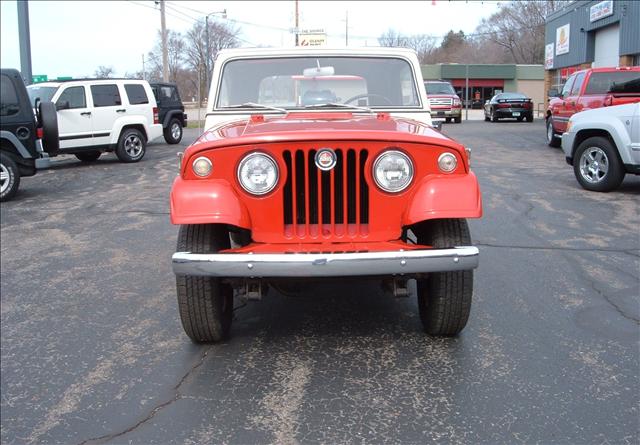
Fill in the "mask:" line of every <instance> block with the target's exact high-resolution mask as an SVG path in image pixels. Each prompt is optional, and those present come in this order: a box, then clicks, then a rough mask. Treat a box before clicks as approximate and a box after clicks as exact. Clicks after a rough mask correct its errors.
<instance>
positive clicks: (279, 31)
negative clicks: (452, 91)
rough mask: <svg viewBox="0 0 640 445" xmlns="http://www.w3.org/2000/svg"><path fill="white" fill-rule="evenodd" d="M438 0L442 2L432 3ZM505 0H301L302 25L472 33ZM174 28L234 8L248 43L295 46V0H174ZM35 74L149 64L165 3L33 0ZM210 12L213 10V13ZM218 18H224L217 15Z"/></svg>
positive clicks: (12, 18)
mask: <svg viewBox="0 0 640 445" xmlns="http://www.w3.org/2000/svg"><path fill="white" fill-rule="evenodd" d="M433 3H435V5H434V4H433ZM499 4H500V2H498V1H487V0H484V1H451V2H450V1H445V0H436V1H435V2H433V1H432V0H427V1H407V2H401V1H396V2H390V1H386V2H384V1H379V2H378V1H344V2H338V1H328V2H325V1H304V0H301V1H300V2H299V14H300V27H301V28H323V29H325V31H326V32H327V44H328V46H343V45H344V44H345V17H346V14H347V11H348V17H349V45H350V46H366V45H369V46H374V45H377V37H378V36H379V35H380V34H382V33H383V32H385V31H386V30H388V29H389V28H393V29H395V30H397V31H399V32H401V33H403V34H430V35H435V36H442V35H444V34H446V33H447V32H448V31H449V30H450V29H452V28H453V29H454V30H459V29H462V30H463V31H464V32H466V33H471V32H473V30H474V29H475V27H476V26H477V25H478V23H479V22H480V20H481V19H482V18H486V17H489V16H490V15H491V14H493V13H494V12H496V11H497V10H498V6H499ZM166 5H167V7H166V13H167V16H166V20H167V28H168V29H172V30H176V31H180V32H184V31H186V30H188V29H189V28H191V26H192V25H193V23H194V22H195V21H197V20H204V15H206V14H208V13H211V12H216V11H221V10H223V9H226V10H227V19H226V20H227V21H230V22H231V23H235V24H236V25H238V26H239V27H240V28H241V29H242V34H241V35H240V37H241V39H242V43H243V46H257V45H264V46H292V45H293V42H294V37H293V35H292V34H291V32H290V29H291V28H292V27H293V26H294V11H295V2H294V0H288V1H272V2H268V1H264V2H262V1H260V2H253V1H246V2H243V1H226V2H225V1H167V2H166ZM0 8H1V10H0V18H1V26H0V32H1V38H0V43H1V52H0V64H1V65H2V67H3V68H17V69H20V49H19V44H18V21H17V5H16V2H15V1H10V0H2V1H0ZM29 19H30V30H31V58H32V64H33V74H47V75H48V76H49V77H50V78H54V77H58V76H73V77H80V76H87V75H89V76H92V75H93V73H94V71H95V69H96V68H97V67H98V66H100V65H105V66H112V67H113V68H114V69H115V71H116V75H124V74H125V73H126V72H132V73H133V72H136V71H140V70H141V69H142V54H146V53H147V52H148V51H149V50H151V48H152V47H153V45H154V43H155V39H156V35H157V31H158V29H159V28H160V11H159V7H157V6H156V5H155V3H154V2H153V1H152V0H133V1H105V2H103V1H72V2H62V1H42V0H40V1H36V0H30V1H29ZM210 20H211V18H210ZM217 20H225V19H222V18H217Z"/></svg>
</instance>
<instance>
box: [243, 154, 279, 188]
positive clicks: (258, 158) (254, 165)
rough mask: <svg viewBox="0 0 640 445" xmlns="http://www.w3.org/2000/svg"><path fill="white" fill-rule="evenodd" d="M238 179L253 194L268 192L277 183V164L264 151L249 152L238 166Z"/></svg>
mask: <svg viewBox="0 0 640 445" xmlns="http://www.w3.org/2000/svg"><path fill="white" fill-rule="evenodd" d="M238 181H239V182H240V185H241V186H242V188H243V189H245V190H246V191H248V192H249V193H252V194H254V195H264V194H265V193H269V192H270V191H271V190H273V188H274V187H275V186H276V184H277V183H278V164H276V161H274V160H273V159H272V158H271V156H268V155H266V154H264V153H251V154H249V155H247V156H245V158H244V159H243V160H242V162H240V165H239V166H238Z"/></svg>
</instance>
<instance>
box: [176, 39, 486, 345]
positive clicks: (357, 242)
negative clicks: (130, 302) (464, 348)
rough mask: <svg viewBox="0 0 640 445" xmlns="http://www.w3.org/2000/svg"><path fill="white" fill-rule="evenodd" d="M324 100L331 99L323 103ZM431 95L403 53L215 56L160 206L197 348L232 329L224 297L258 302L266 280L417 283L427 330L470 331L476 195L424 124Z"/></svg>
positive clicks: (303, 51)
mask: <svg viewBox="0 0 640 445" xmlns="http://www.w3.org/2000/svg"><path fill="white" fill-rule="evenodd" d="M325 90H326V91H327V92H325V93H323V94H326V97H331V100H336V102H328V101H327V102H319V101H318V99H317V98H318V97H319V96H320V95H319V94H318V93H317V92H319V91H325ZM309 91H311V92H312V93H310V94H308V95H307V93H308V92H309ZM305 95H307V96H313V97H314V99H313V102H312V103H307V104H305V102H304V100H305V99H304V97H305ZM334 97H335V99H334ZM425 99H426V94H425V91H424V84H423V83H422V81H421V72H420V64H419V62H418V58H417V56H416V54H415V52H413V51H410V50H404V49H398V48H393V49H389V48H366V49H360V50H356V49H351V48H348V49H341V50H331V49H327V48H291V49H240V50H225V51H221V52H219V53H218V57H217V59H216V63H215V66H214V69H213V78H212V82H211V92H210V95H209V106H210V109H209V112H208V113H207V121H206V125H205V127H206V131H205V133H204V134H203V135H202V136H201V137H200V138H199V139H198V140H197V141H196V142H194V144H193V145H191V146H189V147H188V148H187V149H186V151H185V153H184V156H183V157H182V158H181V164H180V166H179V174H178V176H177V177H176V179H175V180H174V183H173V186H172V189H171V198H170V202H171V222H172V223H173V224H177V225H179V226H180V230H179V234H178V245H177V252H176V253H175V254H174V255H173V271H174V273H175V274H176V282H177V296H178V306H179V308H180V317H181V320H182V324H183V327H184V330H185V332H186V333H187V335H188V336H189V337H190V338H191V339H192V340H194V341H196V342H205V341H218V340H221V339H223V338H224V337H226V336H227V335H228V334H229V330H230V326H231V321H232V313H233V298H234V292H235V293H236V295H241V296H243V297H244V298H256V299H259V298H261V297H262V296H263V295H264V294H265V291H266V289H267V288H268V286H274V287H276V288H277V289H283V288H287V287H291V286H292V285H294V284H300V283H303V284H306V285H309V286H312V285H313V282H314V280H326V279H337V280H342V279H344V278H345V277H347V276H349V277H359V278H361V279H365V278H366V279H375V280H381V281H383V282H385V283H386V284H388V286H389V288H390V289H392V291H393V294H394V295H396V296H408V294H409V293H408V287H407V284H408V281H409V279H412V278H415V279H417V289H418V305H419V312H420V317H421V320H422V323H423V326H424V329H425V331H426V332H427V333H429V334H433V335H456V334H457V333H459V332H460V331H461V330H462V329H463V328H464V326H465V325H466V323H467V319H468V316H469V310H470V307H471V297H472V288H473V269H474V268H475V267H476V266H477V264H478V249H477V248H476V247H475V246H473V245H472V243H471V237H470V233H469V228H468V225H467V222H466V219H467V218H478V217H480V216H481V214H482V205H481V197H480V190H479V186H478V181H477V179H476V176H475V175H474V173H473V172H472V171H471V170H470V168H469V154H468V152H467V151H466V150H465V148H464V147H463V146H462V145H460V144H459V143H457V142H455V141H453V140H452V139H450V138H448V137H446V136H444V135H443V134H441V133H440V132H439V131H437V130H435V129H434V128H433V127H432V126H431V125H429V123H430V115H429V104H428V101H427V100H425ZM390 111H393V114H394V115H395V116H394V115H392V114H391V113H390ZM301 279H302V281H300V280H301Z"/></svg>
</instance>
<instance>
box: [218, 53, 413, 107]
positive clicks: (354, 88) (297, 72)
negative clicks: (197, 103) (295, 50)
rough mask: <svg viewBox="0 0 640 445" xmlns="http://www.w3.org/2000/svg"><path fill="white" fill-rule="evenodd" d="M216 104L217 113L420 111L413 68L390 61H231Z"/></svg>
mask: <svg viewBox="0 0 640 445" xmlns="http://www.w3.org/2000/svg"><path fill="white" fill-rule="evenodd" d="M215 103H216V107H217V108H218V109H224V108H232V107H233V108H238V106H239V105H242V104H245V103H251V104H254V105H255V104H259V105H264V106H270V107H279V108H285V109H304V108H305V107H309V108H312V107H314V106H315V107H317V106H318V105H322V104H332V103H334V104H343V105H344V104H346V105H353V106H356V107H370V108H393V107H403V108H406V107H420V101H419V99H418V94H417V90H416V82H415V77H414V75H413V71H412V69H411V65H410V64H409V62H407V61H406V60H404V59H400V58H390V57H309V56H306V57H278V58H276V57H273V58H259V59H241V60H231V61H229V62H227V63H226V64H225V65H224V67H223V69H222V78H221V81H220V85H219V89H218V97H217V98H216V102H215ZM247 108H249V107H247ZM253 108H255V106H254V107H253Z"/></svg>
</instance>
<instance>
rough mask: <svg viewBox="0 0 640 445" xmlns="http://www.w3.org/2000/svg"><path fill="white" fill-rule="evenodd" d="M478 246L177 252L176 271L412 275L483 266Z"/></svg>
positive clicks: (261, 274) (199, 273)
mask: <svg viewBox="0 0 640 445" xmlns="http://www.w3.org/2000/svg"><path fill="white" fill-rule="evenodd" d="M478 255H479V251H478V248H477V247H474V246H462V247H453V248H450V249H428V250H427V249H425V250H407V251H392V252H362V253H294V254H251V253H238V254H235V253H216V254H200V253H190V252H177V253H174V254H173V258H172V261H173V272H174V273H175V274H176V275H196V276H212V277H244V278H266V277H339V276H366V275H411V274H420V273H428V272H450V271H456V270H469V269H475V268H476V267H478Z"/></svg>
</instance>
